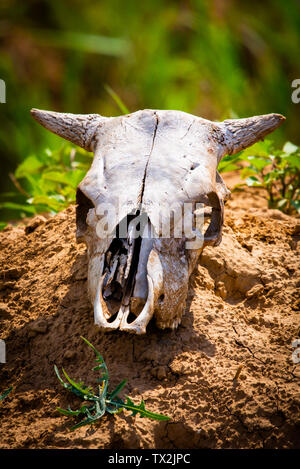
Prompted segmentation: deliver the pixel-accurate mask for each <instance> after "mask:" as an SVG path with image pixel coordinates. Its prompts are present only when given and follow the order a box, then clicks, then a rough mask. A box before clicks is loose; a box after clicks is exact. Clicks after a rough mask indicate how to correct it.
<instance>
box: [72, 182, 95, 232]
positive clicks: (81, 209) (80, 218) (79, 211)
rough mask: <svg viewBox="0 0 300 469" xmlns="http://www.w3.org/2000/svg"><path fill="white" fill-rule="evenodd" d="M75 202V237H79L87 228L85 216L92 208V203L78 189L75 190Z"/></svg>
mask: <svg viewBox="0 0 300 469" xmlns="http://www.w3.org/2000/svg"><path fill="white" fill-rule="evenodd" d="M76 204H77V205H76V226H77V238H80V236H82V235H83V234H84V233H85V231H86V229H87V222H86V217H87V214H88V211H89V210H90V209H91V208H94V204H93V202H92V201H91V199H89V198H88V197H87V196H86V195H85V194H84V193H83V192H82V191H81V190H80V189H77V192H76Z"/></svg>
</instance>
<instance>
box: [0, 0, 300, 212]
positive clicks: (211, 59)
mask: <svg viewBox="0 0 300 469" xmlns="http://www.w3.org/2000/svg"><path fill="white" fill-rule="evenodd" d="M0 49H1V54H0V78H1V79H3V80H4V81H5V83H6V103H5V104H0V111H1V114H0V115H1V125H0V144H1V173H0V193H1V194H0V202H1V197H6V198H7V197H10V195H11V197H12V198H13V197H15V199H14V200H15V201H18V199H17V197H18V196H17V195H16V192H17V191H16V188H15V186H14V184H13V182H12V181H11V179H10V177H9V176H8V174H9V173H11V172H13V171H14V170H15V168H16V167H17V165H18V164H19V163H20V162H21V161H22V160H23V159H24V158H25V157H28V156H29V155H32V154H35V155H39V154H41V153H42V152H44V151H45V148H50V149H51V150H57V149H58V148H60V147H61V145H62V140H61V139H59V138H58V137H56V136H54V135H52V134H51V133H50V132H47V131H46V130H44V129H42V128H41V127H39V126H38V125H37V124H36V123H35V122H34V121H33V120H32V118H31V117H30V113H29V110H30V109H31V108H32V107H37V108H41V109H51V110H56V111H63V112H74V113H100V114H103V115H106V116H112V115H118V114H120V113H121V112H120V110H119V109H118V107H117V105H116V103H115V101H114V100H113V99H112V97H111V96H110V94H109V93H108V92H107V90H106V89H105V85H109V86H110V87H111V88H112V89H113V90H114V91H115V92H116V93H117V94H118V95H119V97H120V98H121V99H122V100H123V102H124V103H125V104H126V106H127V107H128V108H129V110H130V111H135V110H138V109H143V108H157V109H178V110H182V111H186V112H191V113H193V114H196V115H199V116H201V117H204V118H208V119H213V120H221V119H224V118H228V117H246V116H250V115H254V114H264V113H269V112H279V113H282V114H284V115H285V116H286V117H287V119H288V120H287V122H286V123H285V124H284V125H283V126H282V127H281V128H280V129H278V130H277V131H276V132H275V134H274V137H272V138H274V140H275V141H276V142H278V144H282V143H283V142H284V141H286V140H290V141H292V142H294V143H296V144H300V137H299V116H300V103H299V104H293V103H292V101H291V93H292V91H293V89H292V88H291V83H292V81H293V80H294V79H296V78H300V60H299V56H300V2H299V0H265V1H263V2H262V1H259V0H251V1H243V2H241V1H237V0H181V1H174V0H173V1H171V0H151V1H150V0H149V1H144V2H143V1H136V0H126V1H122V0H103V1H101V0H98V1H96V0H85V1H84V2H83V1H80V0H60V1H58V0H57V1H54V0H26V1H25V0H23V1H22V0H19V1H17V0H1V4H0ZM13 194H15V195H13ZM4 216H5V218H6V219H8V218H9V217H11V216H12V214H11V213H10V212H7V211H6V212H5V214H4ZM2 219H3V217H2Z"/></svg>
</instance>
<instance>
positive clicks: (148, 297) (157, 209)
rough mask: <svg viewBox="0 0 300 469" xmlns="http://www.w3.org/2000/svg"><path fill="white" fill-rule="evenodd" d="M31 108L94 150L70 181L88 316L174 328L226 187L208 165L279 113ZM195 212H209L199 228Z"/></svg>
mask: <svg viewBox="0 0 300 469" xmlns="http://www.w3.org/2000/svg"><path fill="white" fill-rule="evenodd" d="M32 115H33V117H34V118H35V119H36V120H37V121H38V122H39V123H40V124H42V125H43V126H44V127H46V128H47V129H48V130H51V131H52V132H54V133H56V134H58V135H60V136H61V137H63V138H65V139H67V140H70V141H71V142H73V143H75V144H77V145H79V146H81V147H82V148H84V149H86V150H88V151H93V152H94V160H93V163H92V165H91V168H90V170H89V171H88V173H87V174H86V176H85V178H84V179H83V180H82V181H81V183H80V184H79V186H78V189H77V211H76V223H77V232H76V234H77V240H78V242H82V241H83V242H85V243H86V245H87V249H88V258H89V264H88V290H89V296H90V299H91V302H92V304H93V305H94V317H95V323H96V324H98V325H99V326H100V327H101V328H103V329H106V330H112V329H119V330H122V331H128V332H132V333H135V334H143V333H145V332H146V326H147V324H148V323H149V321H150V319H151V318H152V317H154V318H155V321H156V324H157V326H158V327H159V328H161V329H164V328H176V327H177V326H178V324H179V323H180V321H181V317H182V314H183V311H184V307H185V303H186V298H187V293H188V281H189V277H190V275H191V273H192V271H193V269H194V267H195V265H196V263H197V259H198V257H199V255H200V253H201V251H202V249H203V247H205V246H207V245H213V246H216V245H218V244H219V243H220V242H221V236H222V225H223V203H224V200H226V198H228V196H229V194H230V192H229V190H228V189H227V188H226V186H225V184H224V181H223V180H222V178H221V176H220V175H219V173H218V172H217V166H218V163H219V161H220V160H221V158H222V157H223V156H224V155H226V154H233V153H236V152H238V151H240V150H242V149H244V148H246V147H248V146H250V145H252V144H253V143H255V142H257V141H258V140H261V139H262V138H263V137H264V136H265V135H267V134H268V133H269V132H272V131H273V130H275V129H276V128H277V127H278V126H279V125H280V124H281V123H282V122H283V120H284V117H283V116H281V115H279V114H268V115H263V116H256V117H251V118H247V119H234V120H225V121H224V122H221V123H216V122H211V121H208V120H205V119H202V118H200V117H196V116H193V115H191V114H187V113H184V112H180V111H154V110H143V111H138V112H135V113H132V114H128V115H125V116H120V117H110V118H107V117H102V116H100V115H98V114H90V115H75V114H63V113H57V112H49V111H42V110H37V109H33V110H32ZM197 204H198V205H197ZM201 204H202V205H201ZM199 206H200V208H199ZM186 207H188V208H187V210H185V213H184V218H183V220H185V217H186V213H187V214H188V215H191V214H192V215H193V217H194V218H193V222H192V224H191V229H190V230H189V231H188V233H186V232H184V233H183V234H182V236H180V235H175V232H176V230H177V229H178V227H179V226H180V227H181V228H182V218H181V217H180V214H182V211H183V208H186ZM207 207H210V208H211V209H210V213H208V212H207ZM197 213H198V214H199V213H200V214H202V215H203V216H204V218H203V217H202V218H201V220H205V219H206V216H207V215H208V216H209V217H210V223H209V225H208V227H206V225H205V223H204V221H203V223H202V229H203V230H204V234H203V233H201V226H200V225H201V223H200V225H199V226H198V225H197V224H196V222H195V214H197ZM178 220H179V222H178ZM203 227H204V228H203ZM166 232H167V235H166ZM188 242H189V243H191V244H190V245H189V246H188Z"/></svg>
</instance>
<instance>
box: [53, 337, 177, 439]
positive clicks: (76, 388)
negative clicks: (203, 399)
mask: <svg viewBox="0 0 300 469" xmlns="http://www.w3.org/2000/svg"><path fill="white" fill-rule="evenodd" d="M82 339H83V340H84V341H85V343H86V344H87V345H89V347H91V348H92V349H93V351H94V352H95V355H96V357H97V358H96V362H97V363H98V365H97V366H95V368H93V370H94V371H99V372H100V379H98V380H97V381H98V382H99V385H98V390H97V392H94V390H93V388H92V387H91V386H86V385H85V384H84V383H82V382H78V383H76V382H75V381H74V380H73V379H71V378H70V377H69V376H68V375H67V373H66V371H65V370H64V369H63V374H64V376H65V378H66V379H67V381H68V382H67V383H66V382H64V381H63V380H62V378H61V377H60V374H59V372H58V369H57V367H56V366H54V369H55V373H56V375H57V377H58V379H59V381H60V383H61V384H62V386H63V387H64V388H65V389H68V390H69V391H71V392H73V393H74V394H75V395H76V396H77V397H80V398H81V399H83V400H84V401H88V403H87V404H83V405H82V406H81V407H80V408H79V409H77V410H72V409H71V408H70V407H68V409H61V408H59V407H58V408H57V410H58V411H59V412H60V413H61V414H63V415H66V416H68V417H83V418H82V420H81V421H80V422H79V423H77V424H76V425H74V426H73V427H72V428H71V429H72V430H75V429H76V428H79V427H82V426H83V425H90V424H93V423H95V422H96V421H97V420H99V419H100V418H101V417H103V415H104V414H105V412H109V413H110V414H117V413H119V412H122V411H123V410H124V409H126V410H128V411H130V412H131V415H137V414H140V416H141V417H148V418H150V419H154V420H170V418H169V417H166V416H164V415H160V414H155V413H153V412H150V411H149V410H146V408H145V403H144V401H143V400H142V401H141V403H140V404H139V405H135V404H134V403H133V402H132V400H131V399H130V398H129V397H128V396H126V399H125V400H123V399H121V398H120V397H119V393H120V392H121V391H122V389H123V388H124V386H125V385H126V382H127V381H126V380H123V381H122V382H121V383H120V384H119V385H118V386H117V387H116V388H115V389H114V390H113V391H112V392H109V391H108V385H109V374H108V369H107V366H106V364H105V361H104V359H103V357H102V356H101V355H100V353H99V352H98V351H97V350H96V349H95V347H94V346H93V345H92V344H91V343H90V342H89V341H88V340H87V339H85V338H84V337H82Z"/></svg>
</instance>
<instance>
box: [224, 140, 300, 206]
mask: <svg viewBox="0 0 300 469" xmlns="http://www.w3.org/2000/svg"><path fill="white" fill-rule="evenodd" d="M245 163H246V165H245ZM237 169H238V170H240V176H241V178H242V179H245V183H242V184H238V185H237V186H235V187H236V188H238V187H241V186H243V185H245V184H246V185H248V186H249V187H261V188H263V189H265V190H266V191H267V193H268V205H269V208H276V209H279V210H281V211H283V212H285V213H287V214H292V213H293V212H295V211H296V212H298V213H300V147H298V146H296V145H294V144H293V143H291V142H286V143H285V145H284V146H283V148H282V149H275V148H274V146H273V143H272V142H271V141H269V140H265V141H264V142H258V143H256V144H255V145H253V146H252V147H249V148H247V149H246V150H244V151H242V152H240V153H238V154H236V155H233V156H225V157H224V158H223V159H222V161H221V162H220V164H219V171H220V172H223V173H224V172H228V171H234V170H237Z"/></svg>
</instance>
